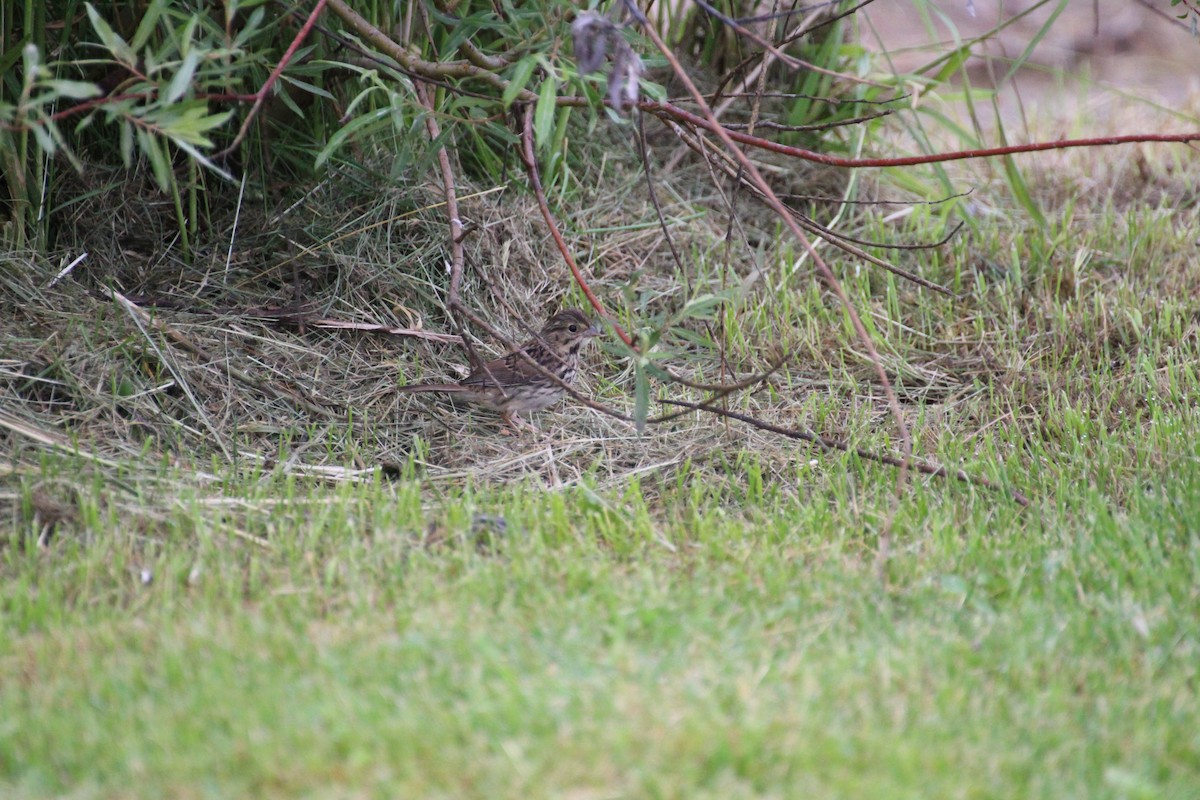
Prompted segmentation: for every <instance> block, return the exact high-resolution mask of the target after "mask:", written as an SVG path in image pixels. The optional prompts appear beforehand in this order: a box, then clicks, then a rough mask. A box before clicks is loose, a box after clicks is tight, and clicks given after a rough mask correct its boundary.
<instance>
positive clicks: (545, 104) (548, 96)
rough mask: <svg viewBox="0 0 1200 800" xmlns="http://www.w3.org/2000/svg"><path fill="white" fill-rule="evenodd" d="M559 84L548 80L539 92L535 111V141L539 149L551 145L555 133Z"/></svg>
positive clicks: (543, 82)
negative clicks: (551, 137)
mask: <svg viewBox="0 0 1200 800" xmlns="http://www.w3.org/2000/svg"><path fill="white" fill-rule="evenodd" d="M556 99H558V84H557V83H556V82H555V80H554V79H553V78H549V77H548V78H546V80H544V81H542V86H541V88H540V89H539V90H538V101H537V107H536V108H534V110H533V140H534V141H535V142H536V143H537V145H538V147H545V146H547V145H548V144H550V136H551V134H553V133H554V111H555V109H556V108H557V106H556V104H555V100H556Z"/></svg>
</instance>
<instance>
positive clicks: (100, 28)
mask: <svg viewBox="0 0 1200 800" xmlns="http://www.w3.org/2000/svg"><path fill="white" fill-rule="evenodd" d="M87 13H88V19H90V20H91V22H92V27H93V28H95V30H96V35H97V36H99V37H100V43H101V44H103V45H104V47H105V48H106V49H107V50H108V52H110V53H112V55H113V58H115V59H117V61H120V62H121V63H122V64H126V65H127V66H130V67H134V66H136V65H137V55H136V54H135V53H134V52H133V48H131V47H130V46H129V44H128V43H127V42H126V41H125V40H124V39H122V38H121V36H120V35H119V34H118V33H117V32H116V31H114V30H113V29H112V28H111V27H109V25H108V23H107V22H105V21H104V18H103V17H101V16H100V14H99V13H97V11H96V9H95V8H94V7H93V6H92V4H91V3H88V4H87Z"/></svg>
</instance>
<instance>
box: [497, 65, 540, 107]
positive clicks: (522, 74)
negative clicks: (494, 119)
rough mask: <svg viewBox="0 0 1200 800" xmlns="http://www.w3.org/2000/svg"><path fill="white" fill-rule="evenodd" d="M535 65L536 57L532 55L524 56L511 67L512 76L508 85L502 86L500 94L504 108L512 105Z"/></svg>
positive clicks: (527, 81)
mask: <svg viewBox="0 0 1200 800" xmlns="http://www.w3.org/2000/svg"><path fill="white" fill-rule="evenodd" d="M535 66H537V59H536V58H534V57H533V56H526V57H525V58H522V59H521V60H520V61H518V62H517V63H516V65H515V66H514V67H513V71H512V76H511V77H510V78H509V79H508V86H505V87H504V93H503V94H502V95H501V99H502V100H503V101H504V107H505V108H508V107H509V106H511V105H512V103H513V100H516V99H517V95H519V94H520V93H521V90H523V89H524V88H525V85H526V84H527V83H529V78H530V77H531V76H532V75H533V68H534V67H535Z"/></svg>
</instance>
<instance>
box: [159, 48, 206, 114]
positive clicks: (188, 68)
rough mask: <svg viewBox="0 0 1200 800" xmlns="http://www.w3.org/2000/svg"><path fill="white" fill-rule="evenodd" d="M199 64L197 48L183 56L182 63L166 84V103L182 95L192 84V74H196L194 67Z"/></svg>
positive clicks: (172, 101)
mask: <svg viewBox="0 0 1200 800" xmlns="http://www.w3.org/2000/svg"><path fill="white" fill-rule="evenodd" d="M199 65H200V53H199V51H197V50H191V51H189V52H188V54H187V55H186V56H184V59H183V64H181V65H180V67H179V71H178V72H176V73H175V76H174V77H172V78H171V82H170V83H168V84H167V96H166V100H167V102H168V103H174V102H175V101H176V100H178V99H179V98H181V97H183V94H184V92H186V91H187V90H188V87H190V86H191V85H192V76H194V75H195V74H196V67H198V66H199Z"/></svg>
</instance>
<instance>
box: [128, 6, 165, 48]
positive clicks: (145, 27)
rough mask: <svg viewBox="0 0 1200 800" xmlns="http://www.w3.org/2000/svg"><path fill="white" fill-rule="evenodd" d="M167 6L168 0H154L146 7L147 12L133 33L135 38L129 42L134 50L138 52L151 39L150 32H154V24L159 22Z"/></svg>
mask: <svg viewBox="0 0 1200 800" xmlns="http://www.w3.org/2000/svg"><path fill="white" fill-rule="evenodd" d="M166 6H167V0H153V1H152V2H151V3H150V5H148V6H147V7H146V12H145V13H144V14H143V15H142V21H141V22H139V23H138V29H137V32H136V33H134V34H133V40H132V41H130V43H129V46H130V48H132V49H133V52H135V53H136V52H137V51H139V50H141V49H142V48H143V47H145V46H146V42H147V41H148V40H149V39H150V34H152V33H154V26H155V25H156V24H158V18H159V16H160V15H161V14H162V12H163V9H165V8H166Z"/></svg>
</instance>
